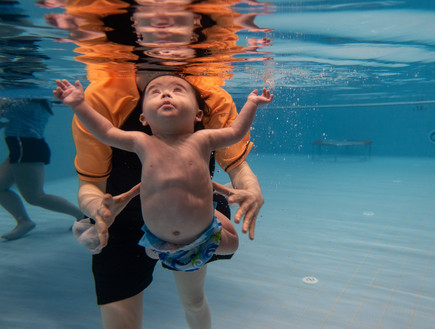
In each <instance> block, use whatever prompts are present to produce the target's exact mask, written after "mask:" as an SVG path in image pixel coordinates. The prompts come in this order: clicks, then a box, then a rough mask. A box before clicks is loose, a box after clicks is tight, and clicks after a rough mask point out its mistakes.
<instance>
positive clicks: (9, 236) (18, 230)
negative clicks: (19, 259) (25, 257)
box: [0, 220, 36, 240]
mask: <svg viewBox="0 0 435 329" xmlns="http://www.w3.org/2000/svg"><path fill="white" fill-rule="evenodd" d="M35 226H36V224H35V223H34V222H32V221H30V220H29V221H25V222H23V223H20V224H17V226H15V228H14V229H13V230H12V231H10V232H9V233H6V234H4V235H2V236H0V238H2V239H5V240H16V239H19V238H21V237H22V236H23V235H24V234H26V233H28V232H30V231H31V230H33V229H34V228H35Z"/></svg>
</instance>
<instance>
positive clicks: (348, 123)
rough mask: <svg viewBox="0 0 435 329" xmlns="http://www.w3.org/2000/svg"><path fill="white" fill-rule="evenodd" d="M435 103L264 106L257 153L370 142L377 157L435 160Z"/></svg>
mask: <svg viewBox="0 0 435 329" xmlns="http://www.w3.org/2000/svg"><path fill="white" fill-rule="evenodd" d="M433 131H435V104H425V105H394V106H360V107H351V108H345V107H340V108H295V109H290V110H286V109H284V108H273V106H271V105H269V107H267V108H266V107H264V108H260V110H259V112H258V115H257V117H256V119H255V122H254V125H253V130H252V140H253V141H254V143H255V151H256V152H258V153H263V152H264V153H294V154H310V153H311V152H312V142H314V141H316V140H322V139H360V140H371V141H372V142H373V145H372V153H371V154H372V156H393V157H394V156H397V157H432V156H435V143H434V142H431V141H430V138H429V135H430V133H431V132H433Z"/></svg>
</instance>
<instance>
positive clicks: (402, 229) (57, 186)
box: [0, 0, 435, 329]
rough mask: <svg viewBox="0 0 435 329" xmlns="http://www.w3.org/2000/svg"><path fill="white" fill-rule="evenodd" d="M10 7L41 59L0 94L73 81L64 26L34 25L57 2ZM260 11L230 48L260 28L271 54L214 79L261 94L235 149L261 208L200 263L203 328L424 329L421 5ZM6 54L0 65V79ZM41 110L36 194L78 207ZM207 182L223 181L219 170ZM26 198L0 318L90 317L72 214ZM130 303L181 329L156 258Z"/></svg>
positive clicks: (69, 173)
mask: <svg viewBox="0 0 435 329" xmlns="http://www.w3.org/2000/svg"><path fill="white" fill-rule="evenodd" d="M5 4H6V2H2V3H1V5H5ZM16 4H17V5H19V6H21V8H22V11H19V13H20V14H22V13H24V14H25V15H27V17H25V19H26V20H28V21H31V22H32V24H27V23H25V24H24V23H14V24H15V26H16V27H18V28H19V29H21V32H20V33H22V35H24V36H26V37H30V38H31V40H33V42H34V43H35V45H36V48H35V49H34V53H32V54H28V55H29V58H32V56H34V57H35V56H36V57H38V61H39V64H41V67H44V66H45V68H44V69H43V70H41V71H38V72H36V73H34V75H33V78H31V79H30V80H29V81H30V82H32V83H34V84H35V85H32V84H24V83H23V84H21V85H20V80H11V79H10V78H11V76H8V75H2V76H1V77H0V78H1V79H3V80H0V97H22V96H27V97H29V96H37V97H49V98H51V89H52V88H54V80H55V79H57V78H59V77H62V78H63V77H65V78H69V79H80V80H82V81H83V80H85V79H86V75H85V70H84V65H83V64H81V63H78V62H76V61H75V60H74V59H73V58H72V57H73V56H76V55H77V53H75V52H74V49H75V48H76V46H75V45H74V44H73V43H68V42H58V41H55V40H54V39H55V38H59V37H62V38H67V37H68V34H67V33H65V31H62V30H58V29H55V28H53V27H52V26H49V24H48V23H47V21H46V20H45V19H44V15H45V14H47V13H53V12H54V13H61V12H62V9H61V8H57V9H42V8H39V7H34V6H33V4H31V3H30V2H26V1H22V2H21V3H19V2H16ZM238 6H239V7H238V10H239V11H240V12H244V13H249V12H250V10H253V9H252V7H250V6H247V5H246V4H239V5H238ZM2 8H3V7H2ZM264 8H265V10H264V12H265V13H267V14H264V15H263V14H261V15H258V16H257V17H256V19H255V22H256V23H257V24H258V25H259V26H260V27H263V28H269V29H271V30H269V31H267V32H252V31H247V30H242V31H240V32H239V33H238V36H239V41H238V44H240V45H246V44H247V42H248V39H249V38H252V37H257V38H263V37H267V38H270V39H271V40H272V42H271V45H269V46H264V47H262V48H259V51H260V52H264V54H263V55H264V56H267V57H269V58H270V59H269V60H264V61H253V62H248V61H246V62H238V63H234V64H233V73H234V76H233V79H232V80H229V81H227V82H226V85H225V88H226V89H227V90H228V91H229V92H230V93H231V94H232V95H233V97H234V99H235V102H236V104H237V105H238V107H240V106H241V105H242V104H243V103H244V101H245V99H246V96H247V94H248V93H249V92H250V91H251V90H252V89H254V88H261V87H262V86H268V87H269V88H271V89H272V91H273V93H274V94H275V99H274V102H273V103H272V104H270V105H268V106H267V107H265V108H261V109H260V110H259V112H258V114H257V117H256V120H255V123H254V126H253V129H252V131H251V135H252V139H253V141H254V143H255V147H254V149H253V150H252V152H251V154H250V156H249V157H248V162H249V163H250V165H251V167H252V169H253V171H254V172H255V173H256V174H257V176H258V178H259V180H260V183H261V186H262V189H263V194H264V198H265V205H264V207H263V209H262V211H261V213H260V216H259V219H258V223H257V228H256V237H255V240H254V241H249V239H247V237H246V236H244V235H241V243H240V248H239V250H238V252H237V253H236V255H235V256H234V258H233V260H231V261H221V262H219V263H214V264H210V266H209V268H208V272H209V273H208V279H207V288H206V291H207V296H208V298H209V302H210V306H211V309H212V316H213V328H228V329H233V328H234V329H236V328H246V329H257V328H258V329H260V328H262V329H288V328H297V329H318V328H319V329H320V328H334V329H341V328H352V329H372V328H379V329H401V328H408V329H426V328H427V329H429V328H434V327H435V316H434V314H433V309H434V308H435V284H434V283H433V282H435V281H434V280H435V263H434V250H435V243H434V239H433V232H434V231H435V222H434V221H433V214H434V213H435V203H434V202H433V194H434V189H433V186H435V173H434V170H433V168H434V165H435V143H433V140H431V139H430V136H431V134H432V133H433V131H435V107H434V104H435V98H434V97H433V90H434V87H435V85H434V83H435V77H434V72H435V68H434V61H435V54H434V45H435V33H433V32H434V31H435V25H434V24H435V23H434V22H435V7H434V4H433V2H431V1H370V2H367V1H352V2H350V1H339V0H334V1H272V5H268V6H266V7H264ZM266 9H267V10H266ZM2 13H5V12H4V11H2ZM6 18H7V17H6V16H5V15H3V16H1V15H0V23H1V25H0V31H2V32H3V33H0V42H2V48H1V49H2V50H0V53H1V54H3V55H4V54H5V51H6V50H8V49H9V48H7V47H6V45H11V43H9V44H7V41H8V38H9V34H8V33H9V32H8V33H6V32H7V31H9V27H10V25H8V24H10V22H8V21H7V19H6ZM12 25H13V24H12ZM12 48H13V47H12ZM15 50H16V49H15ZM2 51H3V53H2ZM8 51H9V50H8ZM12 55H14V54H13V53H12V54H11V53H8V55H7V56H6V57H4V58H6V59H1V60H0V63H1V65H2V67H1V68H2V71H1V73H2V74H3V73H5V67H7V65H12V64H13V63H12V60H11V58H12V57H11V56H12ZM257 55H258V54H241V55H239V56H241V57H243V56H246V57H247V58H249V56H257ZM8 56H9V57H8ZM44 56H46V57H47V58H45V57H44ZM8 77H9V80H8ZM54 112H55V115H54V116H53V117H52V119H51V120H50V122H49V125H48V127H47V130H46V139H47V141H48V143H49V144H50V147H51V149H52V163H51V165H50V166H49V167H47V177H46V178H47V184H46V190H47V192H53V193H55V194H59V195H62V196H64V197H66V198H67V199H69V200H70V201H72V202H76V192H77V184H78V182H77V179H76V177H75V171H74V167H73V158H74V145H73V143H72V139H71V134H70V130H69V127H70V121H71V117H72V115H71V112H70V111H68V110H67V109H65V108H64V107H61V106H59V104H54ZM60 127H61V128H60ZM324 139H361V140H371V141H372V142H373V144H372V152H371V157H370V158H369V159H367V160H366V161H362V159H361V158H360V157H355V156H354V155H355V154H354V153H353V151H352V150H343V152H342V153H340V154H339V157H338V160H337V161H333V159H332V158H331V157H324V158H317V159H316V158H313V149H312V142H314V141H316V140H324ZM0 154H2V155H5V154H6V148H5V146H4V145H3V144H1V145H0ZM216 179H217V180H218V181H220V182H221V183H226V182H228V178H227V177H226V175H225V174H224V173H223V172H222V171H220V172H218V173H217V174H216ZM26 207H28V210H29V213H30V215H31V217H32V218H33V219H34V220H35V221H36V223H37V225H38V226H37V228H36V229H35V230H34V231H32V232H31V233H30V234H29V235H28V236H26V237H25V238H23V239H19V240H16V241H12V242H4V243H0V289H1V294H0V328H22V329H27V328H44V329H51V328H53V329H58V328H62V329H63V328H65V329H70V328H71V329H72V328H74V329H81V328H83V329H85V328H86V329H87V328H98V327H100V326H101V323H100V316H99V310H98V307H97V306H96V304H95V296H94V290H93V289H94V288H93V279H92V275H91V270H90V256H89V254H88V253H87V251H86V250H84V248H82V246H80V245H78V244H77V243H76V242H75V240H74V238H73V236H72V235H71V233H70V231H68V228H69V227H70V226H71V224H72V223H71V222H70V219H69V218H67V217H63V216H61V215H59V214H55V213H51V212H47V211H44V210H41V209H38V208H34V207H32V206H27V205H26ZM0 218H1V220H0V232H7V231H9V230H10V229H11V228H12V226H13V221H12V219H11V218H10V216H9V215H8V214H7V213H6V212H4V210H3V209H0ZM237 228H238V230H239V232H240V226H237ZM306 277H312V278H315V279H316V280H318V281H317V282H316V283H314V284H309V283H306V282H304V281H303V279H304V278H306ZM312 281H313V280H312ZM314 281H315V280H314ZM144 310H145V311H144V328H147V329H163V328H165V329H178V328H186V325H185V322H184V318H183V312H182V308H181V306H180V303H179V302H178V300H177V296H176V293H175V286H174V283H173V278H172V275H171V273H170V272H169V271H165V270H164V269H162V268H160V267H159V266H158V267H157V268H156V272H155V280H154V282H153V284H152V285H151V286H150V288H149V289H147V291H146V294H145V305H144Z"/></svg>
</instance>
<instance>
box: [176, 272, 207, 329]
mask: <svg viewBox="0 0 435 329" xmlns="http://www.w3.org/2000/svg"><path fill="white" fill-rule="evenodd" d="M173 273H174V278H175V283H176V284H177V290H178V296H179V298H180V301H181V303H182V304H183V307H184V312H185V316H186V321H187V323H188V325H189V328H190V329H210V328H211V314H210V308H209V306H208V301H207V297H206V296H205V292H204V285H205V278H206V274H207V265H204V266H203V267H202V268H200V269H199V270H197V271H194V272H181V271H173Z"/></svg>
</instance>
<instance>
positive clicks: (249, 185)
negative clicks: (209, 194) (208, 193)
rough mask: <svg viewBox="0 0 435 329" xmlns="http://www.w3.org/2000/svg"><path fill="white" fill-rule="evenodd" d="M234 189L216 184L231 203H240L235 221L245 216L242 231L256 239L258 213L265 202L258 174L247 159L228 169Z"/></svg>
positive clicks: (237, 221)
mask: <svg viewBox="0 0 435 329" xmlns="http://www.w3.org/2000/svg"><path fill="white" fill-rule="evenodd" d="M228 175H229V176H230V179H231V183H232V185H233V187H234V189H229V188H226V187H224V186H222V185H220V186H217V185H215V189H216V190H217V191H218V192H220V193H223V194H225V195H227V196H228V202H229V203H237V204H239V206H240V207H239V209H238V210H237V211H236V213H235V215H234V221H235V222H236V223H240V221H241V220H242V218H243V224H242V232H243V233H248V232H249V238H250V239H251V240H253V239H254V233H255V223H256V220H257V216H258V213H259V212H260V209H261V207H262V206H263V204H264V199H263V195H262V193H261V188H260V184H259V182H258V179H257V176H255V174H254V173H253V172H252V170H251V168H250V167H249V165H248V163H247V162H246V161H243V162H242V163H241V164H240V165H238V166H237V167H235V168H233V169H231V170H230V171H228Z"/></svg>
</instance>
